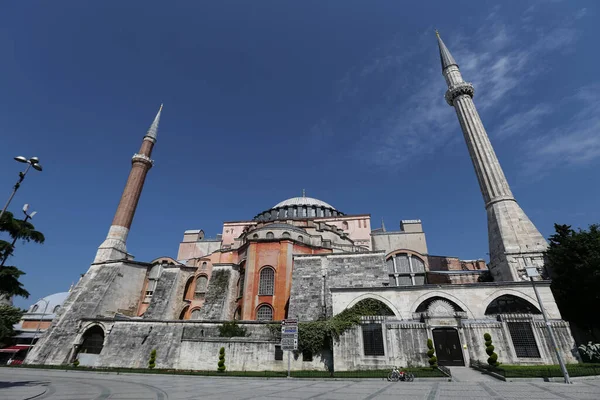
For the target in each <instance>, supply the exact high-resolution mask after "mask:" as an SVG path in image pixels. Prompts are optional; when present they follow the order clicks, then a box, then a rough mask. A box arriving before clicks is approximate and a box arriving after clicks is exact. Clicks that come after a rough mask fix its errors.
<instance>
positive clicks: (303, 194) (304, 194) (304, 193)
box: [302, 189, 306, 197]
mask: <svg viewBox="0 0 600 400" xmlns="http://www.w3.org/2000/svg"><path fill="white" fill-rule="evenodd" d="M302 197H306V189H302Z"/></svg>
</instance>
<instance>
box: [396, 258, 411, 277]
mask: <svg viewBox="0 0 600 400" xmlns="http://www.w3.org/2000/svg"><path fill="white" fill-rule="evenodd" d="M396 268H397V271H398V272H399V273H408V272H410V266H409V264H408V255H406V254H398V255H397V256H396Z"/></svg>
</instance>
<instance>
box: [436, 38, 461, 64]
mask: <svg viewBox="0 0 600 400" xmlns="http://www.w3.org/2000/svg"><path fill="white" fill-rule="evenodd" d="M435 33H436V36H437V40H438V47H439V48H440V60H441V62H442V71H443V70H445V69H446V68H448V67H449V66H451V65H456V66H457V67H458V64H457V63H456V61H455V60H454V57H452V54H450V50H448V48H447V47H446V45H445V44H444V41H443V40H442V38H441V37H440V34H439V33H438V31H435Z"/></svg>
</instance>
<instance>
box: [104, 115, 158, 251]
mask: <svg viewBox="0 0 600 400" xmlns="http://www.w3.org/2000/svg"><path fill="white" fill-rule="evenodd" d="M162 108H163V106H162V104H161V105H160V108H159V109H158V113H157V114H156V117H155V118H154V121H153V122H152V125H150V129H148V132H147V133H146V136H144V140H143V141H142V147H141V148H140V151H139V153H136V154H134V155H133V158H132V159H131V171H130V172H129V178H128V179H127V184H126V185H125V189H124V190H123V195H122V196H121V201H120V202H119V207H117V212H116V213H115V217H114V219H113V222H112V225H111V226H110V229H109V230H108V235H107V236H106V240H105V241H104V243H102V244H101V245H100V247H99V248H98V252H97V253H96V258H95V259H94V263H101V262H106V261H116V260H124V259H127V258H129V256H128V254H127V247H126V245H125V243H126V242H127V235H128V234H129V229H130V228H131V222H132V221H133V216H134V215H135V209H136V208H137V205H138V201H139V200H140V195H141V194H142V189H143V187H144V181H145V180H146V174H147V173H148V171H149V170H150V168H152V165H153V164H154V161H152V159H150V156H151V155H152V148H153V147H154V143H156V135H157V134H158V123H159V121H160V113H161V112H162Z"/></svg>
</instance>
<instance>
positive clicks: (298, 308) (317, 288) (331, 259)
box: [288, 252, 389, 321]
mask: <svg viewBox="0 0 600 400" xmlns="http://www.w3.org/2000/svg"><path fill="white" fill-rule="evenodd" d="M383 256H384V254H383V253H381V252H370V253H359V254H356V253H344V254H328V255H320V256H314V255H311V256H298V255H296V256H294V270H293V274H292V290H291V294H290V308H289V312H288V315H289V316H290V318H292V317H298V318H299V319H300V320H303V321H307V320H315V319H318V318H320V317H322V316H323V315H327V316H328V317H330V316H332V315H333V314H334V312H333V308H332V299H331V293H330V291H329V289H330V288H360V287H364V288H366V289H365V290H368V288H370V287H381V286H382V285H383V283H384V282H385V283H387V282H388V281H389V279H388V275H387V269H386V266H385V262H384V259H383Z"/></svg>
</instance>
